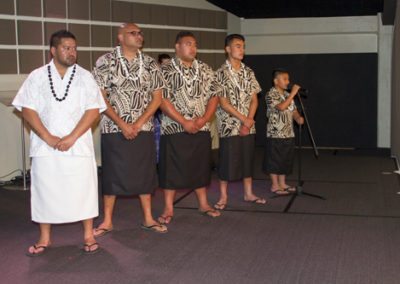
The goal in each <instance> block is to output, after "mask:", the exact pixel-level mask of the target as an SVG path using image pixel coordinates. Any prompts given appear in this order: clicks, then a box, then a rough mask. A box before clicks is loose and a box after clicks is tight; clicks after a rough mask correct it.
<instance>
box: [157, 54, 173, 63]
mask: <svg viewBox="0 0 400 284" xmlns="http://www.w3.org/2000/svg"><path fill="white" fill-rule="evenodd" d="M164 59H171V56H169V55H168V54H166V53H161V54H159V55H158V63H160V64H161V62H162V61H163V60H164Z"/></svg>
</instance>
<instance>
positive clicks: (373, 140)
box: [246, 53, 377, 148]
mask: <svg viewBox="0 0 400 284" xmlns="http://www.w3.org/2000/svg"><path fill="white" fill-rule="evenodd" d="M246 63H247V64H248V65H249V66H250V67H252V68H253V70H254V71H255V73H256V76H257V79H258V80H259V82H260V84H261V86H262V89H263V91H262V93H261V94H260V97H259V98H260V104H259V108H258V112H257V116H256V127H257V144H258V145H263V144H264V141H265V124H266V116H265V93H266V92H267V91H268V90H269V89H270V88H271V73H272V70H273V69H274V68H284V69H287V70H288V71H289V72H290V78H291V82H292V83H298V84H300V85H301V86H303V87H305V88H307V89H309V92H310V93H309V96H308V98H307V99H304V100H303V102H304V104H305V105H306V108H307V113H308V115H309V120H310V125H311V126H312V130H313V134H314V136H315V140H316V142H317V144H318V146H324V147H356V148H376V146H377V136H376V135H377V54H376V53H362V54H302V55H252V56H246Z"/></svg>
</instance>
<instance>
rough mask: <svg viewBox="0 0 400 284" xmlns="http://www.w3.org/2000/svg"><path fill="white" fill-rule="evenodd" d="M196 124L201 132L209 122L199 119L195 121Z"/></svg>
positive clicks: (202, 118)
mask: <svg viewBox="0 0 400 284" xmlns="http://www.w3.org/2000/svg"><path fill="white" fill-rule="evenodd" d="M194 123H195V124H196V127H197V129H198V130H200V129H202V128H203V127H204V125H206V123H207V120H206V119H205V118H204V117H198V118H196V119H195V120H194Z"/></svg>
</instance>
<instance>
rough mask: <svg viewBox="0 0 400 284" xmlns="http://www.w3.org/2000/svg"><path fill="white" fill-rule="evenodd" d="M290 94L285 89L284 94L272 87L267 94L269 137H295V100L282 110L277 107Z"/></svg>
mask: <svg viewBox="0 0 400 284" xmlns="http://www.w3.org/2000/svg"><path fill="white" fill-rule="evenodd" d="M288 96H289V93H288V92H286V91H285V93H284V94H281V93H279V91H278V90H277V89H276V88H275V87H272V88H271V89H270V90H269V92H268V93H267V95H266V96H265V101H266V103H267V137H268V138H293V137H294V130H293V112H294V111H295V110H296V105H295V103H294V101H292V103H291V104H290V106H289V107H288V108H287V109H286V110H284V111H280V110H278V109H276V106H277V105H279V104H280V103H282V102H284V101H285V100H286V98H287V97H288Z"/></svg>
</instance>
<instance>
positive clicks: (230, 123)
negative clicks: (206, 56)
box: [216, 63, 261, 137]
mask: <svg viewBox="0 0 400 284" xmlns="http://www.w3.org/2000/svg"><path fill="white" fill-rule="evenodd" d="M217 82H218V84H219V85H220V86H221V88H222V92H221V97H224V98H227V99H228V100H229V103H230V104H231V105H232V106H233V107H234V108H235V109H236V110H237V111H238V112H240V113H241V114H243V115H245V116H247V115H248V114H249V109H250V103H251V99H252V96H253V94H254V93H259V92H261V87H260V84H259V83H258V81H257V79H256V76H255V75H254V72H253V70H251V69H250V68H249V67H247V66H246V65H244V64H242V66H241V68H240V70H239V71H238V72H235V71H234V70H231V69H230V67H229V66H228V64H227V63H224V64H223V65H222V66H221V68H220V69H218V71H217ZM216 114H217V125H218V133H219V136H220V137H230V136H235V135H239V133H240V127H241V122H240V120H239V119H238V118H236V117H234V116H233V115H231V114H229V113H228V112H226V111H225V110H223V109H222V108H221V106H219V107H218V109H217V113H216ZM255 133H256V128H255V126H254V125H253V127H252V128H251V129H250V134H255Z"/></svg>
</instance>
